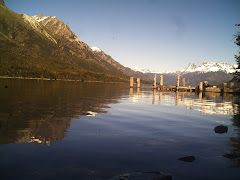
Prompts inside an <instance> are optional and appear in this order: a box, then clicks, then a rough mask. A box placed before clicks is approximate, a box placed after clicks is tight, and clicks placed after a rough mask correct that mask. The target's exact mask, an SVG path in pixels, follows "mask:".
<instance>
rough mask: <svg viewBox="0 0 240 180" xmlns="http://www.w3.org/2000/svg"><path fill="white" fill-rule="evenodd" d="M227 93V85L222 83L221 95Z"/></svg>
mask: <svg viewBox="0 0 240 180" xmlns="http://www.w3.org/2000/svg"><path fill="white" fill-rule="evenodd" d="M226 92H227V83H223V93H226Z"/></svg>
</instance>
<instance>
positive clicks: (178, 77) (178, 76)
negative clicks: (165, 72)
mask: <svg viewBox="0 0 240 180" xmlns="http://www.w3.org/2000/svg"><path fill="white" fill-rule="evenodd" d="M179 81H180V74H178V75H177V91H178V90H179Z"/></svg>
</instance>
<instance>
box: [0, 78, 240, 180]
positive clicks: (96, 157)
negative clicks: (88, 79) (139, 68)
mask: <svg viewBox="0 0 240 180" xmlns="http://www.w3.org/2000/svg"><path fill="white" fill-rule="evenodd" d="M239 107H240V98H239V97H238V96H233V95H224V96H220V94H199V95H195V94H194V93H164V92H156V91H153V90H152V89H151V88H147V87H145V88H144V87H143V88H141V89H140V90H137V89H136V88H134V89H129V87H128V85H124V84H107V83H106V84H104V83H80V82H59V81H37V80H13V79H0V173H1V179H4V180H5V179H14V180H15V179H24V180H25V179H58V180H59V179H87V180H88V179H99V180H103V179H111V177H113V176H116V175H120V174H124V173H129V174H131V173H136V172H148V171H161V172H163V173H164V174H167V175H171V176H172V177H173V178H174V179H176V180H185V179H199V180H200V179H201V180H202V179H218V180H219V179H224V180H225V179H239V178H240V134H239V129H240V116H239V110H240V108H239ZM219 125H224V126H227V128H228V130H227V133H222V134H220V133H216V132H215V131H214V128H215V127H216V126H219ZM185 156H194V157H195V160H194V161H193V162H184V161H180V160H178V158H181V157H185Z"/></svg>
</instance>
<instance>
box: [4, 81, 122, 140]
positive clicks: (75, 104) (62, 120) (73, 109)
mask: <svg viewBox="0 0 240 180" xmlns="http://www.w3.org/2000/svg"><path fill="white" fill-rule="evenodd" d="M5 85H8V88H3V87H5ZM0 87H1V88H0V144H8V143H26V142H32V143H34V144H41V143H45V144H47V145H50V143H51V141H54V140H61V139H63V138H64V137H65V136H66V130H67V129H68V128H69V127H70V125H71V120H72V119H77V118H79V117H80V116H85V115H86V116H96V115H97V114H98V113H106V112H107V111H106V108H107V107H108V106H107V105H108V104H109V103H117V102H118V99H120V98H122V97H123V95H124V92H123V88H122V87H121V85H115V84H105V85H101V84H98V83H95V84H91V83H88V84H86V83H76V82H53V81H36V80H6V79H5V80H4V79H0Z"/></svg>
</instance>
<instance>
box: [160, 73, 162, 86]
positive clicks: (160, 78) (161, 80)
mask: <svg viewBox="0 0 240 180" xmlns="http://www.w3.org/2000/svg"><path fill="white" fill-rule="evenodd" d="M160 86H163V75H160Z"/></svg>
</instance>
